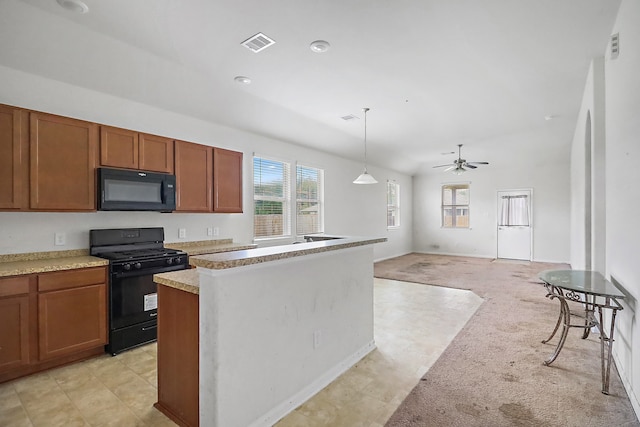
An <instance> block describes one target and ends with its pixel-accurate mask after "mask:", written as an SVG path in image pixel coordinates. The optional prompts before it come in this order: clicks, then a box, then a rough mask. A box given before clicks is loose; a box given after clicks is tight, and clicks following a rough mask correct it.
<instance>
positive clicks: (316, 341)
mask: <svg viewBox="0 0 640 427" xmlns="http://www.w3.org/2000/svg"><path fill="white" fill-rule="evenodd" d="M320 344H322V331H321V330H320V329H318V330H317V331H313V348H318V347H320Z"/></svg>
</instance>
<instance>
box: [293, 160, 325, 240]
mask: <svg viewBox="0 0 640 427" xmlns="http://www.w3.org/2000/svg"><path fill="white" fill-rule="evenodd" d="M323 180H324V171H323V170H322V169H316V168H311V167H307V166H301V165H298V166H297V167H296V233H297V235H298V236H302V235H305V234H311V233H321V232H322V231H323V230H324V225H323V219H324V218H323V210H324V209H323V208H324V207H323V188H322V186H323Z"/></svg>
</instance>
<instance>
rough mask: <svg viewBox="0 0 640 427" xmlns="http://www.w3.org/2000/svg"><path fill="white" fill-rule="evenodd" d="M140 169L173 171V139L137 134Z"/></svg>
mask: <svg viewBox="0 0 640 427" xmlns="http://www.w3.org/2000/svg"><path fill="white" fill-rule="evenodd" d="M139 141H140V147H139V159H140V162H139V163H140V169H142V170H146V171H154V172H166V173H173V171H174V169H173V139H169V138H163V137H161V136H156V135H148V134H146V133H141V134H139Z"/></svg>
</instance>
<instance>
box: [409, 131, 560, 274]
mask: <svg viewBox="0 0 640 427" xmlns="http://www.w3.org/2000/svg"><path fill="white" fill-rule="evenodd" d="M544 139H545V131H544V130H540V131H536V132H534V131H532V132H530V133H528V134H521V135H509V136H504V137H502V138H497V139H496V140H494V141H489V142H483V145H486V146H488V147H490V149H489V150H488V151H489V152H492V151H493V152H495V153H496V156H495V161H494V159H485V158H483V159H477V160H483V161H484V160H487V161H489V163H490V164H489V165H487V166H480V167H479V168H478V169H476V170H474V171H470V172H467V173H465V174H464V175H460V176H458V175H454V174H452V173H450V172H447V173H445V172H441V171H439V170H437V169H436V170H432V171H430V170H428V169H424V170H423V171H422V172H421V173H420V174H419V175H418V176H416V177H415V178H414V233H415V235H414V247H415V250H416V251H418V252H426V253H442V254H451V255H464V256H479V257H486V258H495V257H496V255H497V209H498V208H497V206H498V205H497V191H498V190H513V189H529V188H531V189H533V197H532V202H533V214H532V222H533V259H534V260H535V261H551V262H567V261H568V260H569V214H570V204H569V195H570V192H569V143H568V142H567V144H566V148H564V147H558V148H557V149H554V150H548V149H544V148H540V149H536V147H537V146H539V144H537V143H536V142H537V141H544ZM528 143H531V147H533V148H532V149H528V150H527V149H525V148H524V147H525V146H527V144H528ZM505 147H511V148H505ZM505 150H507V152H505ZM498 154H500V156H501V157H498ZM434 171H435V172H434ZM456 182H461V183H463V182H466V183H470V198H471V199H470V228H469V229H445V228H442V227H441V219H440V206H441V188H442V185H443V184H450V183H456Z"/></svg>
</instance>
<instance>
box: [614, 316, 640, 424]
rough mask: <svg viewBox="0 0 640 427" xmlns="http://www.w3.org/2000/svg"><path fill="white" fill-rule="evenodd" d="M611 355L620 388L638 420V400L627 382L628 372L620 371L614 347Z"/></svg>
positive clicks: (639, 413)
mask: <svg viewBox="0 0 640 427" xmlns="http://www.w3.org/2000/svg"><path fill="white" fill-rule="evenodd" d="M616 329H617V328H616ZM612 353H613V361H614V362H615V364H616V370H617V371H618V374H620V380H621V381H622V386H623V387H624V389H625V390H626V392H627V396H629V401H630V402H631V407H632V408H633V410H634V412H635V413H636V418H640V399H638V396H636V394H635V392H634V390H633V385H632V384H631V382H630V381H629V379H630V378H631V376H630V375H629V374H628V372H626V371H625V370H624V369H622V366H623V364H622V363H620V359H619V358H618V352H617V351H616V350H615V347H614V348H613V349H612Z"/></svg>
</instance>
